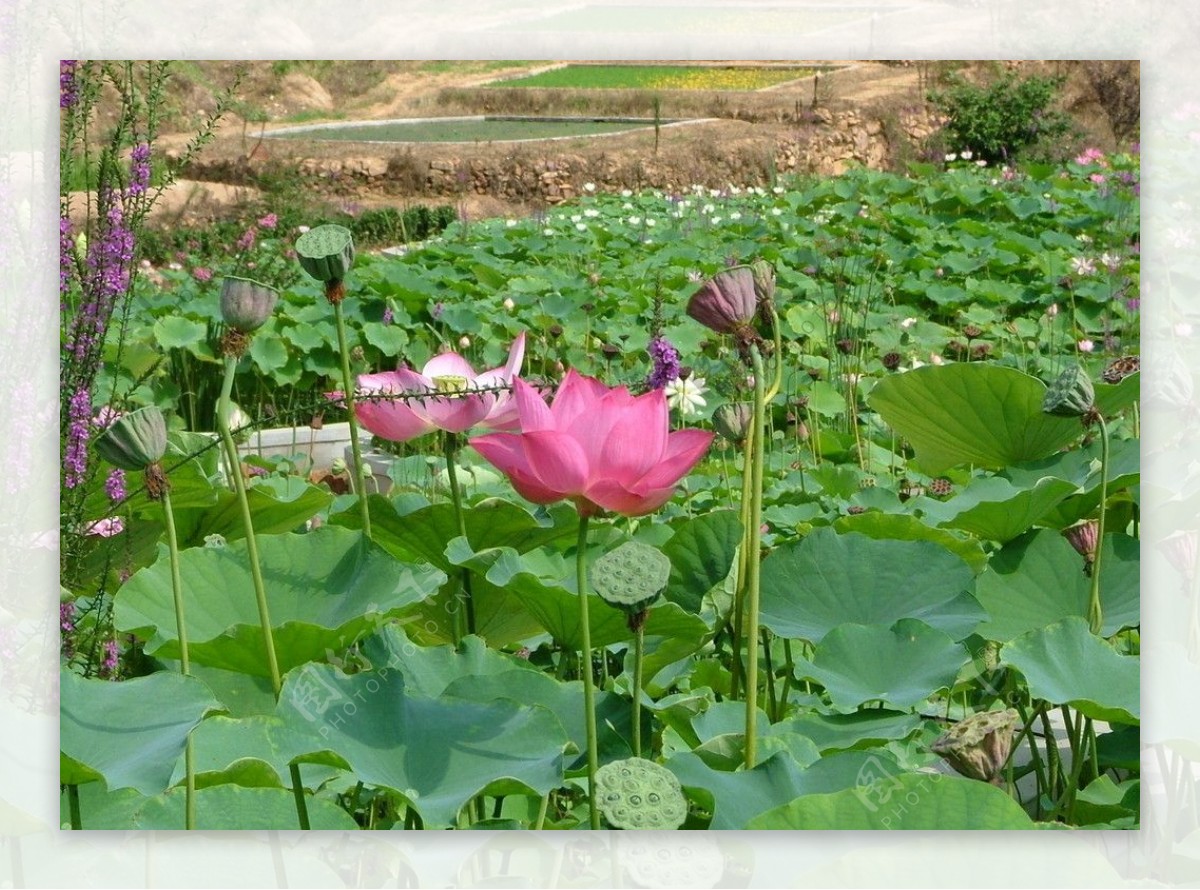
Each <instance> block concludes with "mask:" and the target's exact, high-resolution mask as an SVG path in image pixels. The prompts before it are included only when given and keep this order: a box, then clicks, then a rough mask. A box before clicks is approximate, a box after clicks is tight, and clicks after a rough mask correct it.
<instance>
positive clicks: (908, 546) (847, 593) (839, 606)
mask: <svg viewBox="0 0 1200 890" xmlns="http://www.w3.org/2000/svg"><path fill="white" fill-rule="evenodd" d="M974 580H975V576H974V574H973V572H972V571H971V568H970V566H968V565H967V564H966V563H965V562H963V560H962V559H961V558H959V557H958V556H956V555H955V554H953V553H951V552H950V551H949V550H947V549H945V548H944V547H941V546H939V545H937V544H934V543H932V542H931V541H893V540H876V539H874V538H869V537H867V536H866V535H862V534H858V533H850V534H845V535H839V534H838V533H837V532H835V531H833V530H832V529H829V528H822V529H817V530H816V531H814V532H812V533H811V534H809V535H808V536H806V537H805V538H803V539H801V540H799V541H796V542H793V543H789V544H785V545H783V546H781V547H779V548H778V549H777V550H776V551H775V552H774V553H772V554H771V555H770V556H769V557H767V558H766V559H765V560H764V561H763V566H762V594H761V597H762V599H761V610H762V612H761V620H762V624H763V625H764V626H765V627H768V628H770V629H771V630H772V631H774V632H775V633H777V634H779V635H780V636H782V637H788V638H789V639H804V640H811V641H813V642H817V641H819V640H821V639H822V638H823V637H824V636H825V634H827V633H829V632H830V631H831V630H833V629H834V628H835V627H837V626H838V625H841V624H882V625H884V626H885V627H890V626H891V625H892V624H894V623H896V622H897V621H899V620H900V619H901V618H919V619H920V620H921V621H924V622H925V623H926V624H928V625H929V626H930V627H935V628H937V629H938V630H941V631H943V632H945V633H948V634H949V635H950V636H951V637H953V638H954V639H956V640H961V639H963V638H965V637H966V636H968V635H969V634H970V633H971V632H972V630H974V628H975V625H976V624H978V623H979V621H980V619H982V618H983V617H985V615H984V612H983V610H982V609H981V608H980V607H979V604H978V603H977V602H976V601H975V599H974V598H973V597H972V596H971V594H970V591H971V588H972V586H973V584H974Z"/></svg>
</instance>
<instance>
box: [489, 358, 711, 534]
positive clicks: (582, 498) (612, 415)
mask: <svg viewBox="0 0 1200 890" xmlns="http://www.w3.org/2000/svg"><path fill="white" fill-rule="evenodd" d="M513 398H514V401H515V402H516V406H517V413H518V414H519V416H520V422H521V432H520V433H492V434H489V435H486V436H478V437H476V438H474V439H472V440H471V445H472V446H473V447H474V448H475V450H476V451H478V452H479V453H480V454H482V455H483V456H484V458H486V459H487V460H488V461H490V462H491V463H492V464H493V465H494V466H496V467H497V468H499V469H500V470H501V471H502V472H504V473H506V474H507V475H508V477H509V479H510V480H511V481H512V484H513V488H515V489H516V490H517V492H518V493H519V494H520V495H521V496H522V497H524V498H526V499H528V500H530V501H533V502H534V503H535V504H551V503H554V502H555V501H560V500H563V499H570V500H572V501H574V503H575V506H576V509H578V510H579V512H580V514H581V515H582V516H594V515H596V514H597V513H600V512H601V511H604V510H609V511H612V512H613V513H620V514H622V515H625V516H642V515H645V514H647V513H651V512H653V511H654V510H657V509H658V508H659V507H661V506H662V505H663V504H665V503H666V502H667V501H668V500H670V498H671V496H672V495H673V494H674V492H675V486H676V484H677V483H678V482H679V480H680V479H682V478H683V477H684V476H685V475H686V474H687V472H688V471H689V470H691V468H692V467H693V466H695V464H696V462H697V461H699V460H700V458H701V457H702V456H703V455H704V452H705V451H707V450H708V446H709V445H710V444H711V443H712V439H713V433H711V432H708V431H706V430H678V431H676V432H668V411H667V400H666V397H665V396H664V394H663V392H662V390H651V391H650V392H647V393H645V394H643V395H640V396H633V395H631V394H630V392H629V391H628V390H627V389H626V388H625V387H623V386H621V387H617V388H615V389H609V388H608V387H607V386H605V385H604V384H603V383H601V382H600V381H599V380H595V379H593V378H591V377H583V376H581V375H579V374H577V373H575V371H574V370H571V371H568V372H567V376H566V378H565V379H564V380H563V382H562V383H561V384H560V385H559V387H558V392H557V393H556V394H555V396H554V401H553V403H552V404H551V405H547V404H546V402H545V401H543V399H542V397H541V396H540V395H539V394H538V393H537V391H536V390H535V389H534V388H533V387H531V386H529V385H528V384H526V383H525V382H524V381H523V380H515V381H514V382H513Z"/></svg>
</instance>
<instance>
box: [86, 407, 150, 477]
mask: <svg viewBox="0 0 1200 890" xmlns="http://www.w3.org/2000/svg"><path fill="white" fill-rule="evenodd" d="M96 453H97V454H99V455H100V456H101V457H102V458H104V459H105V460H106V461H108V462H109V463H110V464H112V465H113V466H114V467H120V468H121V469H122V470H129V471H131V472H133V471H136V470H144V469H146V468H147V467H149V466H150V465H151V464H156V463H158V462H159V461H160V460H162V456H163V455H164V454H166V453H167V421H166V418H164V417H163V413H162V411H161V410H160V409H158V408H156V407H155V406H153V405H150V406H149V407H146V408H141V409H139V410H137V411H134V412H132V413H130V414H123V415H121V416H120V417H119V418H117V419H116V420H115V421H113V424H112V426H110V427H109V428H108V429H107V430H105V431H104V433H103V434H102V435H101V436H100V437H99V438H98V439H96Z"/></svg>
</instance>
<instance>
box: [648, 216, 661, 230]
mask: <svg viewBox="0 0 1200 890" xmlns="http://www.w3.org/2000/svg"><path fill="white" fill-rule="evenodd" d="M646 225H647V226H649V227H650V228H654V227H655V226H656V225H658V223H656V222H655V221H654V220H652V219H650V217H646Z"/></svg>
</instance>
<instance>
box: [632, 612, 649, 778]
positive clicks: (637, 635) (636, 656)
mask: <svg viewBox="0 0 1200 890" xmlns="http://www.w3.org/2000/svg"><path fill="white" fill-rule="evenodd" d="M645 642H646V634H645V627H644V626H643V625H642V624H639V625H638V628H637V630H636V631H635V632H634V637H633V756H634V757H641V756H642V660H643V657H644V655H645Z"/></svg>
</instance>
